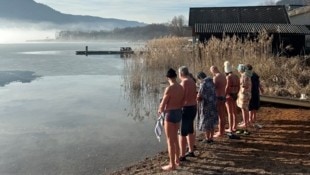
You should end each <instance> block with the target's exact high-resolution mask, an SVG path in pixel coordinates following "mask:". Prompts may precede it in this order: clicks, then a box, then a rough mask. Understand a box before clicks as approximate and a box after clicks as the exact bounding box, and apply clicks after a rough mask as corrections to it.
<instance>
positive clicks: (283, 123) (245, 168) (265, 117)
mask: <svg viewBox="0 0 310 175" xmlns="http://www.w3.org/2000/svg"><path fill="white" fill-rule="evenodd" d="M259 114H260V116H259V117H260V120H259V122H260V123H261V124H262V125H263V128H262V129H255V128H251V134H250V135H249V136H242V135H241V139H240V140H235V139H229V138H228V137H223V138H219V139H217V140H215V143H214V144H212V145H210V144H204V143H201V142H197V144H196V145H197V150H196V151H195V154H196V155H197V157H195V158H188V160H189V161H187V162H185V163H182V166H180V167H178V168H177V170H175V171H171V172H164V171H162V170H161V168H160V167H161V166H162V165H165V164H167V163H168V157H167V152H162V153H159V154H157V155H156V156H155V157H152V158H147V159H145V160H144V161H141V162H139V163H138V164H136V165H133V166H130V167H127V168H124V169H123V170H121V171H118V172H114V173H113V174H227V175H229V174H257V175H258V174H310V112H309V109H308V110H307V109H281V108H272V107H264V108H262V109H261V110H260V111H259ZM202 138H203V135H202V134H200V135H199V136H198V139H197V140H199V139H202Z"/></svg>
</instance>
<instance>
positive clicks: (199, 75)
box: [197, 72, 207, 82]
mask: <svg viewBox="0 0 310 175" xmlns="http://www.w3.org/2000/svg"><path fill="white" fill-rule="evenodd" d="M206 77H207V75H206V74H205V73H204V72H198V74H197V79H198V80H199V81H200V82H201V81H202V80H203V79H205V78H206Z"/></svg>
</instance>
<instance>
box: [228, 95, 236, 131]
mask: <svg viewBox="0 0 310 175" xmlns="http://www.w3.org/2000/svg"><path fill="white" fill-rule="evenodd" d="M225 105H226V109H227V114H228V130H227V131H228V132H234V131H236V129H237V128H236V125H237V121H236V116H237V105H236V102H235V101H234V100H233V99H227V101H226V103H225Z"/></svg>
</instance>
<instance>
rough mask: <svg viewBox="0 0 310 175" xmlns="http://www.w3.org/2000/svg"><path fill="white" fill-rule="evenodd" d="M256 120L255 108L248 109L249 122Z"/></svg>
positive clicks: (252, 122)
mask: <svg viewBox="0 0 310 175" xmlns="http://www.w3.org/2000/svg"><path fill="white" fill-rule="evenodd" d="M255 121H256V110H252V111H249V122H250V123H251V124H254V123H255Z"/></svg>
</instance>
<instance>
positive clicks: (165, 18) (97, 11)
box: [35, 0, 270, 24]
mask: <svg viewBox="0 0 310 175" xmlns="http://www.w3.org/2000/svg"><path fill="white" fill-rule="evenodd" d="M35 1H36V2H38V3H42V4H45V5H48V6H50V7H52V8H54V9H55V10H57V11H60V12H62V13H66V14H74V15H90V16H98V17H103V18H117V19H125V20H131V21H139V22H144V23H148V24H152V23H167V22H170V21H171V20H172V18H173V17H174V16H180V15H183V16H184V17H185V19H188V15H189V8H190V7H224V6H225V7H226V6H252V5H262V4H264V3H265V2H267V1H270V0H130V1H129V0H35Z"/></svg>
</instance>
